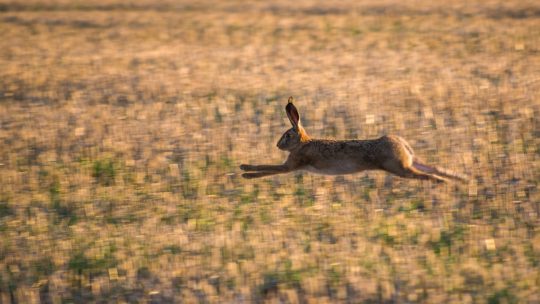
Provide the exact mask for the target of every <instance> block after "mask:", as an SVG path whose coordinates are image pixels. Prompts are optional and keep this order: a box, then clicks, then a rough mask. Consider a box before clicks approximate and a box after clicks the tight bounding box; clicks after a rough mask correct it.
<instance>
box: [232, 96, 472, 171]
mask: <svg viewBox="0 0 540 304" xmlns="http://www.w3.org/2000/svg"><path fill="white" fill-rule="evenodd" d="M285 111H286V112H287V116H288V117H289V120H290V121H291V124H292V128H291V129H289V130H287V131H286V132H285V133H284V134H283V135H282V136H281V138H280V139H279V141H278V143H277V146H278V148H279V149H281V150H284V151H289V152H290V154H289V157H288V158H287V160H286V161H285V163H283V164H281V165H241V166H240V169H242V170H244V171H249V172H246V173H244V174H242V177H244V178H257V177H263V176H267V175H273V174H279V173H287V172H291V171H296V170H306V171H309V172H313V173H319V174H330V175H338V174H349V173H356V172H360V171H364V170H377V169H378V170H385V171H387V172H390V173H392V174H395V175H397V176H401V177H406V178H417V179H423V180H432V181H436V182H445V181H447V179H454V180H458V181H462V182H465V181H466V180H467V178H466V177H464V176H462V175H460V174H456V173H453V172H450V171H448V170H444V169H440V168H437V167H435V166H428V165H425V164H423V163H421V162H420V161H419V160H418V158H417V157H416V156H415V155H414V152H413V150H412V148H411V147H410V146H409V144H408V143H407V142H406V141H405V140H404V139H403V138H401V137H399V136H395V135H385V136H383V137H381V138H377V139H371V140H328V139H312V138H310V137H309V136H308V135H307V133H306V131H305V130H304V128H303V127H302V124H301V123H300V115H299V114H298V110H297V109H296V107H295V106H294V104H293V103H292V97H289V102H288V103H287V106H286V107H285Z"/></svg>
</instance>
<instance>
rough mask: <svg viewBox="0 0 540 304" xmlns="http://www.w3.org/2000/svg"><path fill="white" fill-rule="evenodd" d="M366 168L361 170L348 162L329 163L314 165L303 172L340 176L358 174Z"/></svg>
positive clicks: (360, 167) (358, 166) (356, 165)
mask: <svg viewBox="0 0 540 304" xmlns="http://www.w3.org/2000/svg"><path fill="white" fill-rule="evenodd" d="M365 169H367V168H363V167H362V166H360V165H359V164H357V163H350V162H339V161H335V162H331V163H325V164H315V165H310V166H306V167H305V168H304V170H306V171H308V172H312V173H317V174H326V175H340V174H350V173H356V172H360V171H362V170H365Z"/></svg>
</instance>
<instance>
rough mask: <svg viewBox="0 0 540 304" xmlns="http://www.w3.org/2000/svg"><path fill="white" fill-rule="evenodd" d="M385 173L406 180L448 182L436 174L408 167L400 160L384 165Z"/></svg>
mask: <svg viewBox="0 0 540 304" xmlns="http://www.w3.org/2000/svg"><path fill="white" fill-rule="evenodd" d="M381 169H383V170H385V171H388V172H390V173H392V174H395V175H397V176H400V177H404V178H416V179H421V180H431V181H435V182H437V183H444V182H446V179H444V178H442V177H439V176H437V175H434V174H429V173H426V172H422V171H420V170H417V169H416V168H414V167H412V166H407V164H404V163H403V162H400V161H398V160H390V161H387V162H385V163H384V164H383V167H382V168H381Z"/></svg>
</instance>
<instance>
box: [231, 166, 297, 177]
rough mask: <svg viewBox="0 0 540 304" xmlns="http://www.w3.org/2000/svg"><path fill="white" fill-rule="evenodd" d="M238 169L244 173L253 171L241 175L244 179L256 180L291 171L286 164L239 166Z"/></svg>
mask: <svg viewBox="0 0 540 304" xmlns="http://www.w3.org/2000/svg"><path fill="white" fill-rule="evenodd" d="M240 169H242V170H244V171H255V172H247V173H244V174H242V177H244V178H257V177H263V176H268V175H274V174H280V173H287V172H290V171H291V168H290V167H289V166H288V165H287V164H283V165H241V166H240Z"/></svg>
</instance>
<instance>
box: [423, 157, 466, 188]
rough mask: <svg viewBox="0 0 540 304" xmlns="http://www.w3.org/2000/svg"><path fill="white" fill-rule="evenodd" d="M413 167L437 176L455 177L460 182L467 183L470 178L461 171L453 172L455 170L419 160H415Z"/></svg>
mask: <svg viewBox="0 0 540 304" xmlns="http://www.w3.org/2000/svg"><path fill="white" fill-rule="evenodd" d="M413 167H414V168H416V169H417V170H420V171H422V172H424V173H428V174H433V175H437V176H440V177H445V178H450V179H454V180H458V181H460V182H463V183H466V182H467V181H468V180H469V178H468V177H467V176H465V175H463V174H459V173H456V172H453V171H450V170H447V169H443V168H438V167H435V166H429V165H426V164H423V163H421V162H419V161H418V160H416V159H415V160H414V161H413Z"/></svg>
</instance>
